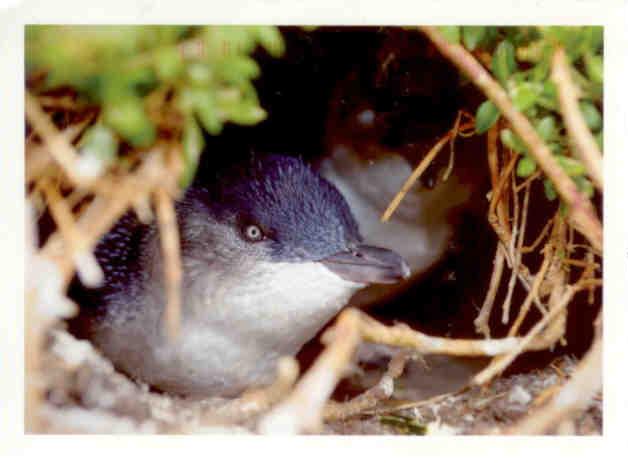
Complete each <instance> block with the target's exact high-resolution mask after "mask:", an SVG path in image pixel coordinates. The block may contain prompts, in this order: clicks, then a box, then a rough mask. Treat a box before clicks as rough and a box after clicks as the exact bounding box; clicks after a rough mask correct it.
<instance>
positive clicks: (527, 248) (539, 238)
mask: <svg viewBox="0 0 628 463" xmlns="http://www.w3.org/2000/svg"><path fill="white" fill-rule="evenodd" d="M553 223H554V219H550V220H548V221H547V223H546V224H545V225H544V226H543V230H541V233H539V236H537V237H536V239H535V240H534V242H533V243H532V244H531V245H529V246H522V247H521V252H522V253H523V254H527V253H530V252H532V251H534V250H535V249H536V248H537V247H538V246H539V244H541V241H543V238H544V237H545V235H546V234H547V232H548V231H549V229H550V227H551V226H552V224H553Z"/></svg>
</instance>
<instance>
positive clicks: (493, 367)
mask: <svg viewBox="0 0 628 463" xmlns="http://www.w3.org/2000/svg"><path fill="white" fill-rule="evenodd" d="M576 291H577V289H576V288H575V287H573V286H568V287H567V289H566V290H565V291H564V293H563V297H562V298H561V300H560V301H559V302H558V303H557V304H555V305H554V306H553V307H552V308H551V309H550V311H549V312H548V313H547V314H546V315H545V316H544V317H543V318H542V319H541V320H540V321H539V322H538V323H537V324H536V325H534V327H533V328H532V329H531V330H530V331H529V332H528V334H527V335H526V336H525V337H524V338H523V339H522V340H521V341H520V342H519V343H518V344H517V346H516V347H515V348H513V349H511V350H510V351H509V352H508V353H506V354H505V355H503V356H502V357H501V358H498V359H495V361H494V362H491V364H490V365H489V366H488V367H486V368H485V369H484V370H482V371H481V372H479V373H478V374H477V375H476V376H475V377H474V378H473V380H472V381H471V383H472V384H475V385H480V384H486V383H487V382H488V381H490V380H491V379H492V378H494V377H495V376H496V375H498V374H500V373H501V372H502V371H504V370H505V369H506V368H507V367H508V366H509V365H510V364H511V363H512V361H513V360H514V359H515V358H516V357H517V356H518V355H519V354H521V353H522V352H524V351H525V350H526V349H529V347H530V345H531V343H533V342H534V340H535V339H537V336H538V335H539V334H540V333H541V331H542V330H543V329H544V328H545V327H546V326H547V325H548V324H549V323H550V322H551V321H553V320H554V318H555V317H557V316H558V315H559V314H560V313H561V312H562V311H564V310H565V308H566V307H567V304H569V302H570V301H571V299H572V298H573V295H574V294H575V293H576ZM561 335H562V333H559V335H558V336H556V337H553V336H547V337H546V338H545V339H537V341H536V342H537V343H539V342H540V343H542V345H543V346H545V347H546V348H548V347H550V346H551V345H552V344H554V343H555V342H556V341H558V338H560V336H561ZM510 339H512V338H510Z"/></svg>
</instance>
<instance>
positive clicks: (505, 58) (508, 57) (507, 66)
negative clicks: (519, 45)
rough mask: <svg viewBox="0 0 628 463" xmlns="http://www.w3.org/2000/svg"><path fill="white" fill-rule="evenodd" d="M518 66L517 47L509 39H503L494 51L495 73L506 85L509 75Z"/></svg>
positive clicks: (493, 68)
mask: <svg viewBox="0 0 628 463" xmlns="http://www.w3.org/2000/svg"><path fill="white" fill-rule="evenodd" d="M516 68H517V62H516V61H515V47H514V46H513V45H512V43H510V42H509V41H508V40H502V41H501V42H500V43H499V45H497V48H496V49H495V52H494V53H493V61H492V66H491V69H492V71H493V74H495V77H497V79H498V80H499V81H500V82H501V83H502V85H504V86H505V85H506V81H507V80H508V77H510V75H511V74H512V73H513V72H514V71H515V69H516Z"/></svg>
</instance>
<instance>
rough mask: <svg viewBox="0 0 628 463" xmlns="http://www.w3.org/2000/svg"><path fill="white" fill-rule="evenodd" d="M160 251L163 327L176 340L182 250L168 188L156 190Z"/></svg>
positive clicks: (179, 305) (179, 303)
mask: <svg viewBox="0 0 628 463" xmlns="http://www.w3.org/2000/svg"><path fill="white" fill-rule="evenodd" d="M154 198H155V207H156V209H157V219H158V222H159V234H160V237H161V250H162V252H163V258H164V280H165V289H166V300H167V302H166V307H165V309H164V313H163V317H164V318H163V323H164V328H165V330H166V334H167V335H168V337H169V338H170V339H171V340H174V339H175V338H176V337H177V335H178V333H179V328H180V323H181V276H182V271H181V248H180V241H179V229H178V227H177V217H176V214H175V210H174V204H173V202H172V198H171V197H170V196H169V194H168V192H167V191H166V189H165V188H161V187H160V188H157V189H156V190H155V193H154Z"/></svg>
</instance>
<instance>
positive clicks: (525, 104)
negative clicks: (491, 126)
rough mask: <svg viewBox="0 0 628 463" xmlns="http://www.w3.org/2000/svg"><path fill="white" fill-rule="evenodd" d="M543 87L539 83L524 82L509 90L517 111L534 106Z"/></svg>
mask: <svg viewBox="0 0 628 463" xmlns="http://www.w3.org/2000/svg"><path fill="white" fill-rule="evenodd" d="M542 90H543V88H542V86H541V85H540V84H534V83H531V82H524V83H522V84H519V85H517V86H515V87H514V88H513V89H512V90H511V91H510V97H511V98H512V102H513V104H514V105H515V108H517V109H518V110H519V111H521V112H524V111H526V110H528V109H529V108H531V107H532V106H534V104H535V103H536V101H537V99H538V97H539V96H540V94H541V92H542Z"/></svg>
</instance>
